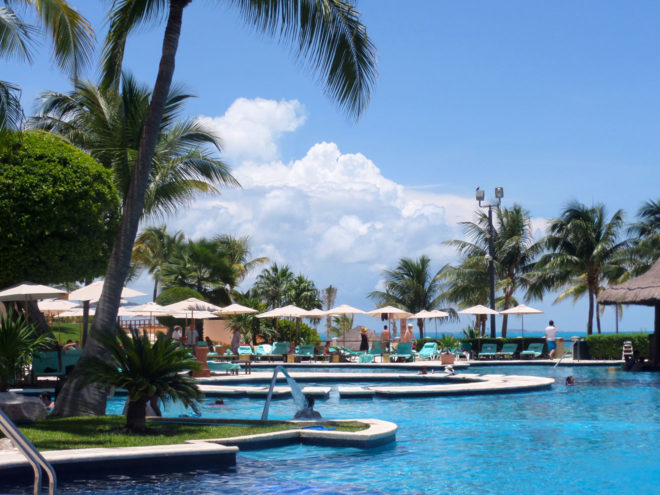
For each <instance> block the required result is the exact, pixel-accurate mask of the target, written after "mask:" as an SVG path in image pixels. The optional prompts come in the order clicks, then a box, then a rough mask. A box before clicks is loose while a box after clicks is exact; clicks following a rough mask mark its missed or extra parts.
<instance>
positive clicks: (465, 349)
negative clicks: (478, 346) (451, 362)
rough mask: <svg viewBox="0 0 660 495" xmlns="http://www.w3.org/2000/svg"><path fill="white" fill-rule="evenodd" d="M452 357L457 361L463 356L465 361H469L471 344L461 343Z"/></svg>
mask: <svg viewBox="0 0 660 495" xmlns="http://www.w3.org/2000/svg"><path fill="white" fill-rule="evenodd" d="M454 355H455V356H456V358H457V359H459V358H460V357H461V356H463V357H464V358H465V359H466V360H469V359H470V358H471V357H472V342H461V344H460V345H459V346H458V347H457V348H456V350H455V352H454Z"/></svg>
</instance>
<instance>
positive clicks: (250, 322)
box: [229, 290, 275, 345]
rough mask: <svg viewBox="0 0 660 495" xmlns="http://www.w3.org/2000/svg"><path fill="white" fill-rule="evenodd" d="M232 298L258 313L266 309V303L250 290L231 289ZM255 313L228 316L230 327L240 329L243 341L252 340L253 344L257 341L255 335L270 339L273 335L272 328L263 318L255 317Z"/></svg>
mask: <svg viewBox="0 0 660 495" xmlns="http://www.w3.org/2000/svg"><path fill="white" fill-rule="evenodd" d="M232 298H233V300H234V302H236V303H237V304H241V305H243V306H247V307H248V308H253V309H256V310H257V311H258V312H259V313H263V312H264V311H266V309H267V308H266V303H265V302H263V301H262V300H261V298H260V297H259V296H258V295H257V294H256V293H255V292H254V291H252V290H248V291H246V292H238V291H233V292H232ZM256 314H257V313H246V314H241V315H234V316H230V317H229V322H230V325H231V327H232V328H238V329H240V331H241V335H242V336H243V339H245V342H252V344H254V345H256V343H257V337H260V336H261V337H265V338H266V339H270V338H272V337H273V335H275V331H274V329H273V328H272V327H270V326H269V325H267V324H266V322H265V321H264V320H263V319H261V318H257V317H256Z"/></svg>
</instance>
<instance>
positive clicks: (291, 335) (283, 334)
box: [277, 320, 321, 345]
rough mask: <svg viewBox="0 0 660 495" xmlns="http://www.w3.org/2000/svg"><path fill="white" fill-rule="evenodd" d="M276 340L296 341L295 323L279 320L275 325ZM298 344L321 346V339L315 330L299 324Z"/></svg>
mask: <svg viewBox="0 0 660 495" xmlns="http://www.w3.org/2000/svg"><path fill="white" fill-rule="evenodd" d="M277 330H278V335H279V337H278V339H279V340H280V341H282V342H293V341H294V340H295V339H296V322H295V321H289V320H279V321H278V323H277ZM299 341H300V343H305V344H313V345H321V338H320V337H319V334H318V333H317V331H316V329H314V328H312V327H310V326H309V325H307V324H305V323H302V322H301V323H300V339H299Z"/></svg>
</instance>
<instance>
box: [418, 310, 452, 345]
mask: <svg viewBox="0 0 660 495" xmlns="http://www.w3.org/2000/svg"><path fill="white" fill-rule="evenodd" d="M447 316H449V313H446V312H445V311H440V310H439V309H434V310H432V311H427V310H426V309H423V310H421V311H420V312H419V313H415V314H414V315H412V318H433V319H434V320H435V338H436V339H437V338H438V320H437V319H436V318H446V317H447Z"/></svg>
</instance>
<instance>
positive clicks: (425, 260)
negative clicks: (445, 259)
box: [369, 255, 442, 338]
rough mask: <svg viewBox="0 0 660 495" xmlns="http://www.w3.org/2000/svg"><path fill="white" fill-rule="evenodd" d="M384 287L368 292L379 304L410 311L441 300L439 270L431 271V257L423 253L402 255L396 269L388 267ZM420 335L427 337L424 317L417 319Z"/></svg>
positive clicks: (434, 306)
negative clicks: (416, 257)
mask: <svg viewBox="0 0 660 495" xmlns="http://www.w3.org/2000/svg"><path fill="white" fill-rule="evenodd" d="M383 276H384V278H385V291H373V292H371V293H370V294H369V297H370V298H371V299H374V300H375V301H376V302H377V304H381V305H392V306H395V307H398V308H401V309H403V310H405V311H407V312H409V313H418V312H420V311H422V310H423V309H426V310H429V311H430V310H432V309H438V307H439V304H440V302H441V301H442V294H441V292H440V289H441V284H440V279H439V277H438V273H435V274H432V273H431V260H430V259H429V257H428V256H426V255H422V256H420V257H419V258H418V259H416V260H413V259H411V258H402V259H401V260H400V261H399V264H398V265H397V267H396V268H395V269H394V270H385V272H383ZM417 327H418V328H419V336H420V338H424V320H423V319H422V318H418V319H417Z"/></svg>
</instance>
